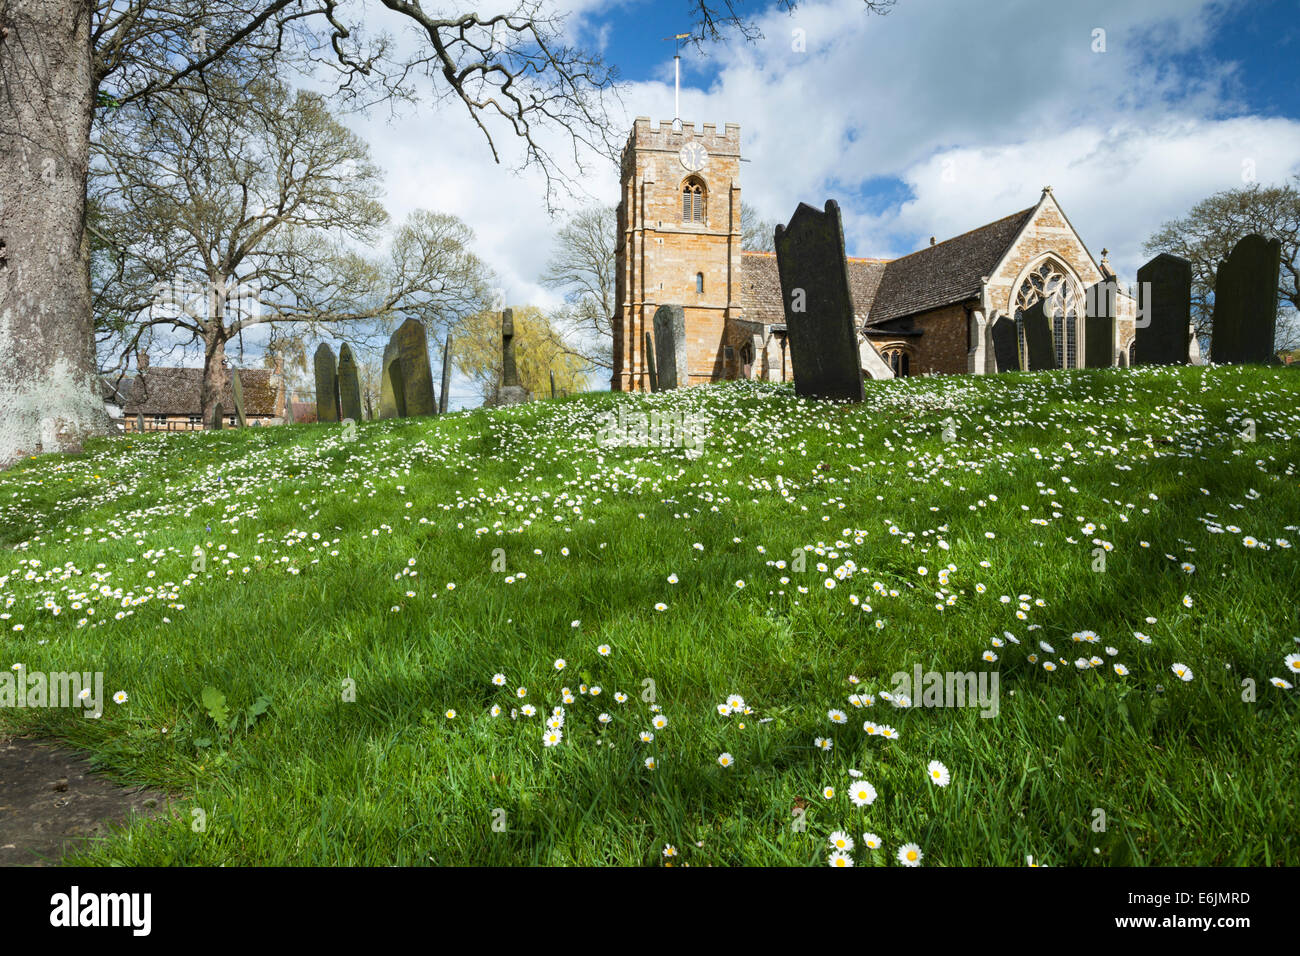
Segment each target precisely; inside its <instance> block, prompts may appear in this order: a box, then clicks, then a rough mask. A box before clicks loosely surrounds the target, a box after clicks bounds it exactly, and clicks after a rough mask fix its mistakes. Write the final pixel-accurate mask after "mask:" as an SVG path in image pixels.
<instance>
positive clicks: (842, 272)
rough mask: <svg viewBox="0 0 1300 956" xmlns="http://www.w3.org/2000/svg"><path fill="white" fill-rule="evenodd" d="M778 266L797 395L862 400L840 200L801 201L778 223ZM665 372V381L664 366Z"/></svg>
mask: <svg viewBox="0 0 1300 956" xmlns="http://www.w3.org/2000/svg"><path fill="white" fill-rule="evenodd" d="M776 267H777V271H778V272H779V273H780V276H781V297H782V301H783V303H784V305H785V324H786V328H787V329H788V330H789V338H790V362H791V364H792V365H793V366H794V390H795V394H797V395H802V396H806V397H809V398H830V399H847V400H849V401H854V402H860V401H862V400H863V398H864V397H865V392H864V391H863V385H862V366H861V363H860V362H859V359H858V335H857V330H856V328H855V326H854V323H853V297H852V295H851V293H850V291H849V273H848V267H847V266H846V265H845V261H844V227H843V225H842V224H841V222H840V207H839V204H838V203H836V202H835V200H833V199H828V200H827V201H826V209H825V211H824V212H819V211H818V210H816V209H814V208H813V207H812V206H809V205H806V204H805V203H800V204H799V207H798V208H797V209H796V210H795V211H794V215H793V216H792V217H791V218H790V224H789V225H788V226H784V225H778V226H777V227H776ZM662 366H663V363H662V359H661V361H660V368H661V369H662ZM659 377H660V379H661V380H662V378H663V373H662V371H661V372H660V376H659Z"/></svg>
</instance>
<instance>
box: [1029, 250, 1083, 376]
mask: <svg viewBox="0 0 1300 956" xmlns="http://www.w3.org/2000/svg"><path fill="white" fill-rule="evenodd" d="M1044 300H1046V303H1047V304H1046V305H1045V307H1044V309H1045V311H1046V312H1047V314H1048V315H1049V316H1051V318H1052V340H1053V342H1054V343H1055V344H1056V363H1057V365H1058V366H1060V367H1061V368H1078V367H1079V322H1080V316H1081V315H1082V314H1083V309H1082V304H1083V295H1082V292H1081V291H1080V289H1079V286H1078V284H1077V283H1076V282H1074V280H1072V279H1071V278H1070V277H1069V274H1068V273H1067V272H1066V270H1065V267H1064V266H1062V265H1061V264H1060V263H1059V262H1057V261H1056V260H1055V259H1045V260H1044V261H1043V262H1042V263H1041V264H1039V266H1038V267H1037V268H1035V269H1034V270H1033V271H1032V272H1030V273H1029V275H1027V276H1025V281H1024V282H1022V283H1020V289H1019V291H1018V292H1017V293H1016V332H1017V333H1018V335H1019V340H1020V348H1021V354H1022V356H1023V354H1024V342H1025V334H1024V314H1025V312H1027V311H1028V310H1029V309H1031V308H1032V307H1033V306H1035V305H1037V304H1038V303H1039V302H1041V301H1044Z"/></svg>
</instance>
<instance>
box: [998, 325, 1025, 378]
mask: <svg viewBox="0 0 1300 956" xmlns="http://www.w3.org/2000/svg"><path fill="white" fill-rule="evenodd" d="M992 334H993V361H994V362H996V363H997V366H998V371H999V372H1018V371H1020V343H1019V341H1018V340H1017V338H1016V323H1015V322H1013V321H1012V320H1011V319H1010V318H1008V317H1007V316H1005V315H1002V316H998V319H997V321H996V322H994V323H993V330H992Z"/></svg>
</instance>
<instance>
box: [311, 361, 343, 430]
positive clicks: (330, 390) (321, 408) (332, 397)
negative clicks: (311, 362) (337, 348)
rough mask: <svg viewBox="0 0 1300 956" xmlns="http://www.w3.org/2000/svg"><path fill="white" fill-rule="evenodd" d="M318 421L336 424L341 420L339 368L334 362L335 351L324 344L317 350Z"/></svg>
mask: <svg viewBox="0 0 1300 956" xmlns="http://www.w3.org/2000/svg"><path fill="white" fill-rule="evenodd" d="M315 366H316V421H318V422H336V421H338V420H339V382H338V366H337V365H336V364H335V362H334V350H333V349H331V348H330V347H329V346H328V345H326V344H325V343H324V342H322V343H321V344H320V348H318V349H316V358H315Z"/></svg>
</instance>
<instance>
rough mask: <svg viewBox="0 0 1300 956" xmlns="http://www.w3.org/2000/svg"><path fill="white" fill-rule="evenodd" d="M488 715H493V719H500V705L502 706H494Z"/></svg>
mask: <svg viewBox="0 0 1300 956" xmlns="http://www.w3.org/2000/svg"><path fill="white" fill-rule="evenodd" d="M488 713H489V714H491V715H492V716H493V717H500V716H501V705H500V704H493V705H492V709H491V710H490V711H488Z"/></svg>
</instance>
